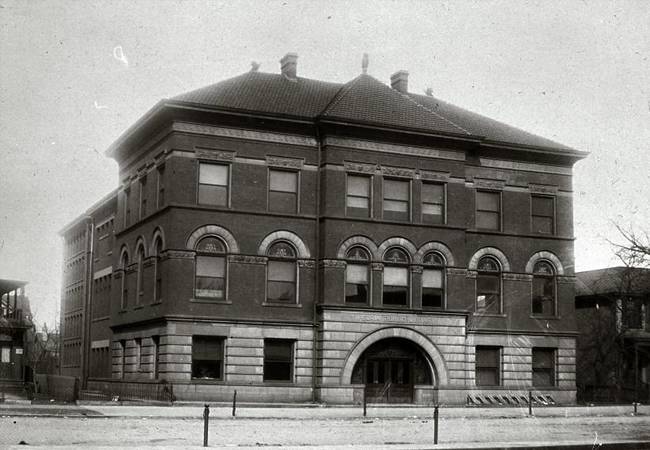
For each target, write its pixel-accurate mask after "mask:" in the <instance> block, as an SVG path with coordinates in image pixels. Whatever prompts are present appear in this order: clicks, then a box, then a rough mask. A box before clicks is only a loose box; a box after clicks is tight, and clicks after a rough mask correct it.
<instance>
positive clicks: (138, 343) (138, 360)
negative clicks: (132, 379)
mask: <svg viewBox="0 0 650 450" xmlns="http://www.w3.org/2000/svg"><path fill="white" fill-rule="evenodd" d="M141 368H142V339H140V338H136V339H135V370H136V371H139V370H140V369H141Z"/></svg>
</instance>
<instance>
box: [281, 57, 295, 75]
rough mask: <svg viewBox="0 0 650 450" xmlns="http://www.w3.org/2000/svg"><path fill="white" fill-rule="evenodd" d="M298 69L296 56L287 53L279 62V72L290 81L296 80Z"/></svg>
mask: <svg viewBox="0 0 650 450" xmlns="http://www.w3.org/2000/svg"><path fill="white" fill-rule="evenodd" d="M297 69H298V54H297V53H287V54H286V55H284V58H282V59H281V60H280V70H281V71H282V75H284V76H285V77H287V78H288V79H290V80H295V79H296V71H297Z"/></svg>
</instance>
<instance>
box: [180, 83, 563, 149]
mask: <svg viewBox="0 0 650 450" xmlns="http://www.w3.org/2000/svg"><path fill="white" fill-rule="evenodd" d="M172 100H173V101H176V102H186V103H191V104H196V105H203V106H210V107H216V108H224V109H232V110H240V111H246V112H255V113H263V114H271V115H281V116H288V117H293V118H299V119H309V120H314V119H317V118H324V119H332V120H334V119H336V120H342V121H346V122H356V123H362V124H371V125H377V126H384V127H391V128H406V129H414V130H420V131H424V132H428V133H434V134H451V135H457V136H458V135H460V136H465V137H473V138H480V139H484V140H487V141H493V142H496V143H506V144H514V145H523V146H533V147H544V148H551V149H560V150H572V149H571V148H570V147H566V146H564V145H562V144H558V143H556V142H553V141H551V140H548V139H545V138H542V137H539V136H536V135H534V134H531V133H527V132H525V131H522V130H520V129H517V128H514V127H511V126H509V125H506V124H503V123H501V122H498V121H496V120H492V119H489V118H487V117H484V116H482V115H480V114H476V113H473V112H471V111H467V110H465V109H462V108H459V107H457V106H454V105H451V104H449V103H446V102H444V101H442V100H439V99H437V98H435V97H432V96H424V95H417V94H411V93H409V94H403V93H400V92H398V91H397V90H395V89H392V88H391V87H389V86H387V85H385V84H384V83H382V82H380V81H378V80H377V79H375V78H373V77H371V76H369V75H366V74H363V75H360V76H358V77H357V78H355V79H353V80H352V81H350V82H348V83H345V84H340V83H330V82H325V81H320V80H312V79H308V78H301V77H297V78H295V79H289V78H287V77H285V76H284V75H282V74H271V73H264V72H255V71H251V72H247V73H244V74H242V75H239V76H236V77H234V78H230V79H227V80H224V81H221V82H219V83H216V84H212V85H210V86H206V87H203V88H200V89H197V90H194V91H190V92H187V93H184V94H181V95H178V96H176V97H174V98H173V99H172Z"/></svg>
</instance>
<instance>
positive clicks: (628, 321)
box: [623, 297, 643, 330]
mask: <svg viewBox="0 0 650 450" xmlns="http://www.w3.org/2000/svg"><path fill="white" fill-rule="evenodd" d="M623 311H624V313H625V322H624V324H625V325H624V326H625V328H627V329H632V330H640V329H642V328H643V299H640V298H634V297H629V298H627V299H625V307H624V308H623Z"/></svg>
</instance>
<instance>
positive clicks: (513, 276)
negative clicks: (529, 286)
mask: <svg viewBox="0 0 650 450" xmlns="http://www.w3.org/2000/svg"><path fill="white" fill-rule="evenodd" d="M501 276H502V278H503V279H504V280H509V281H532V280H533V276H532V275H529V274H526V273H504V274H502V275H501Z"/></svg>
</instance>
